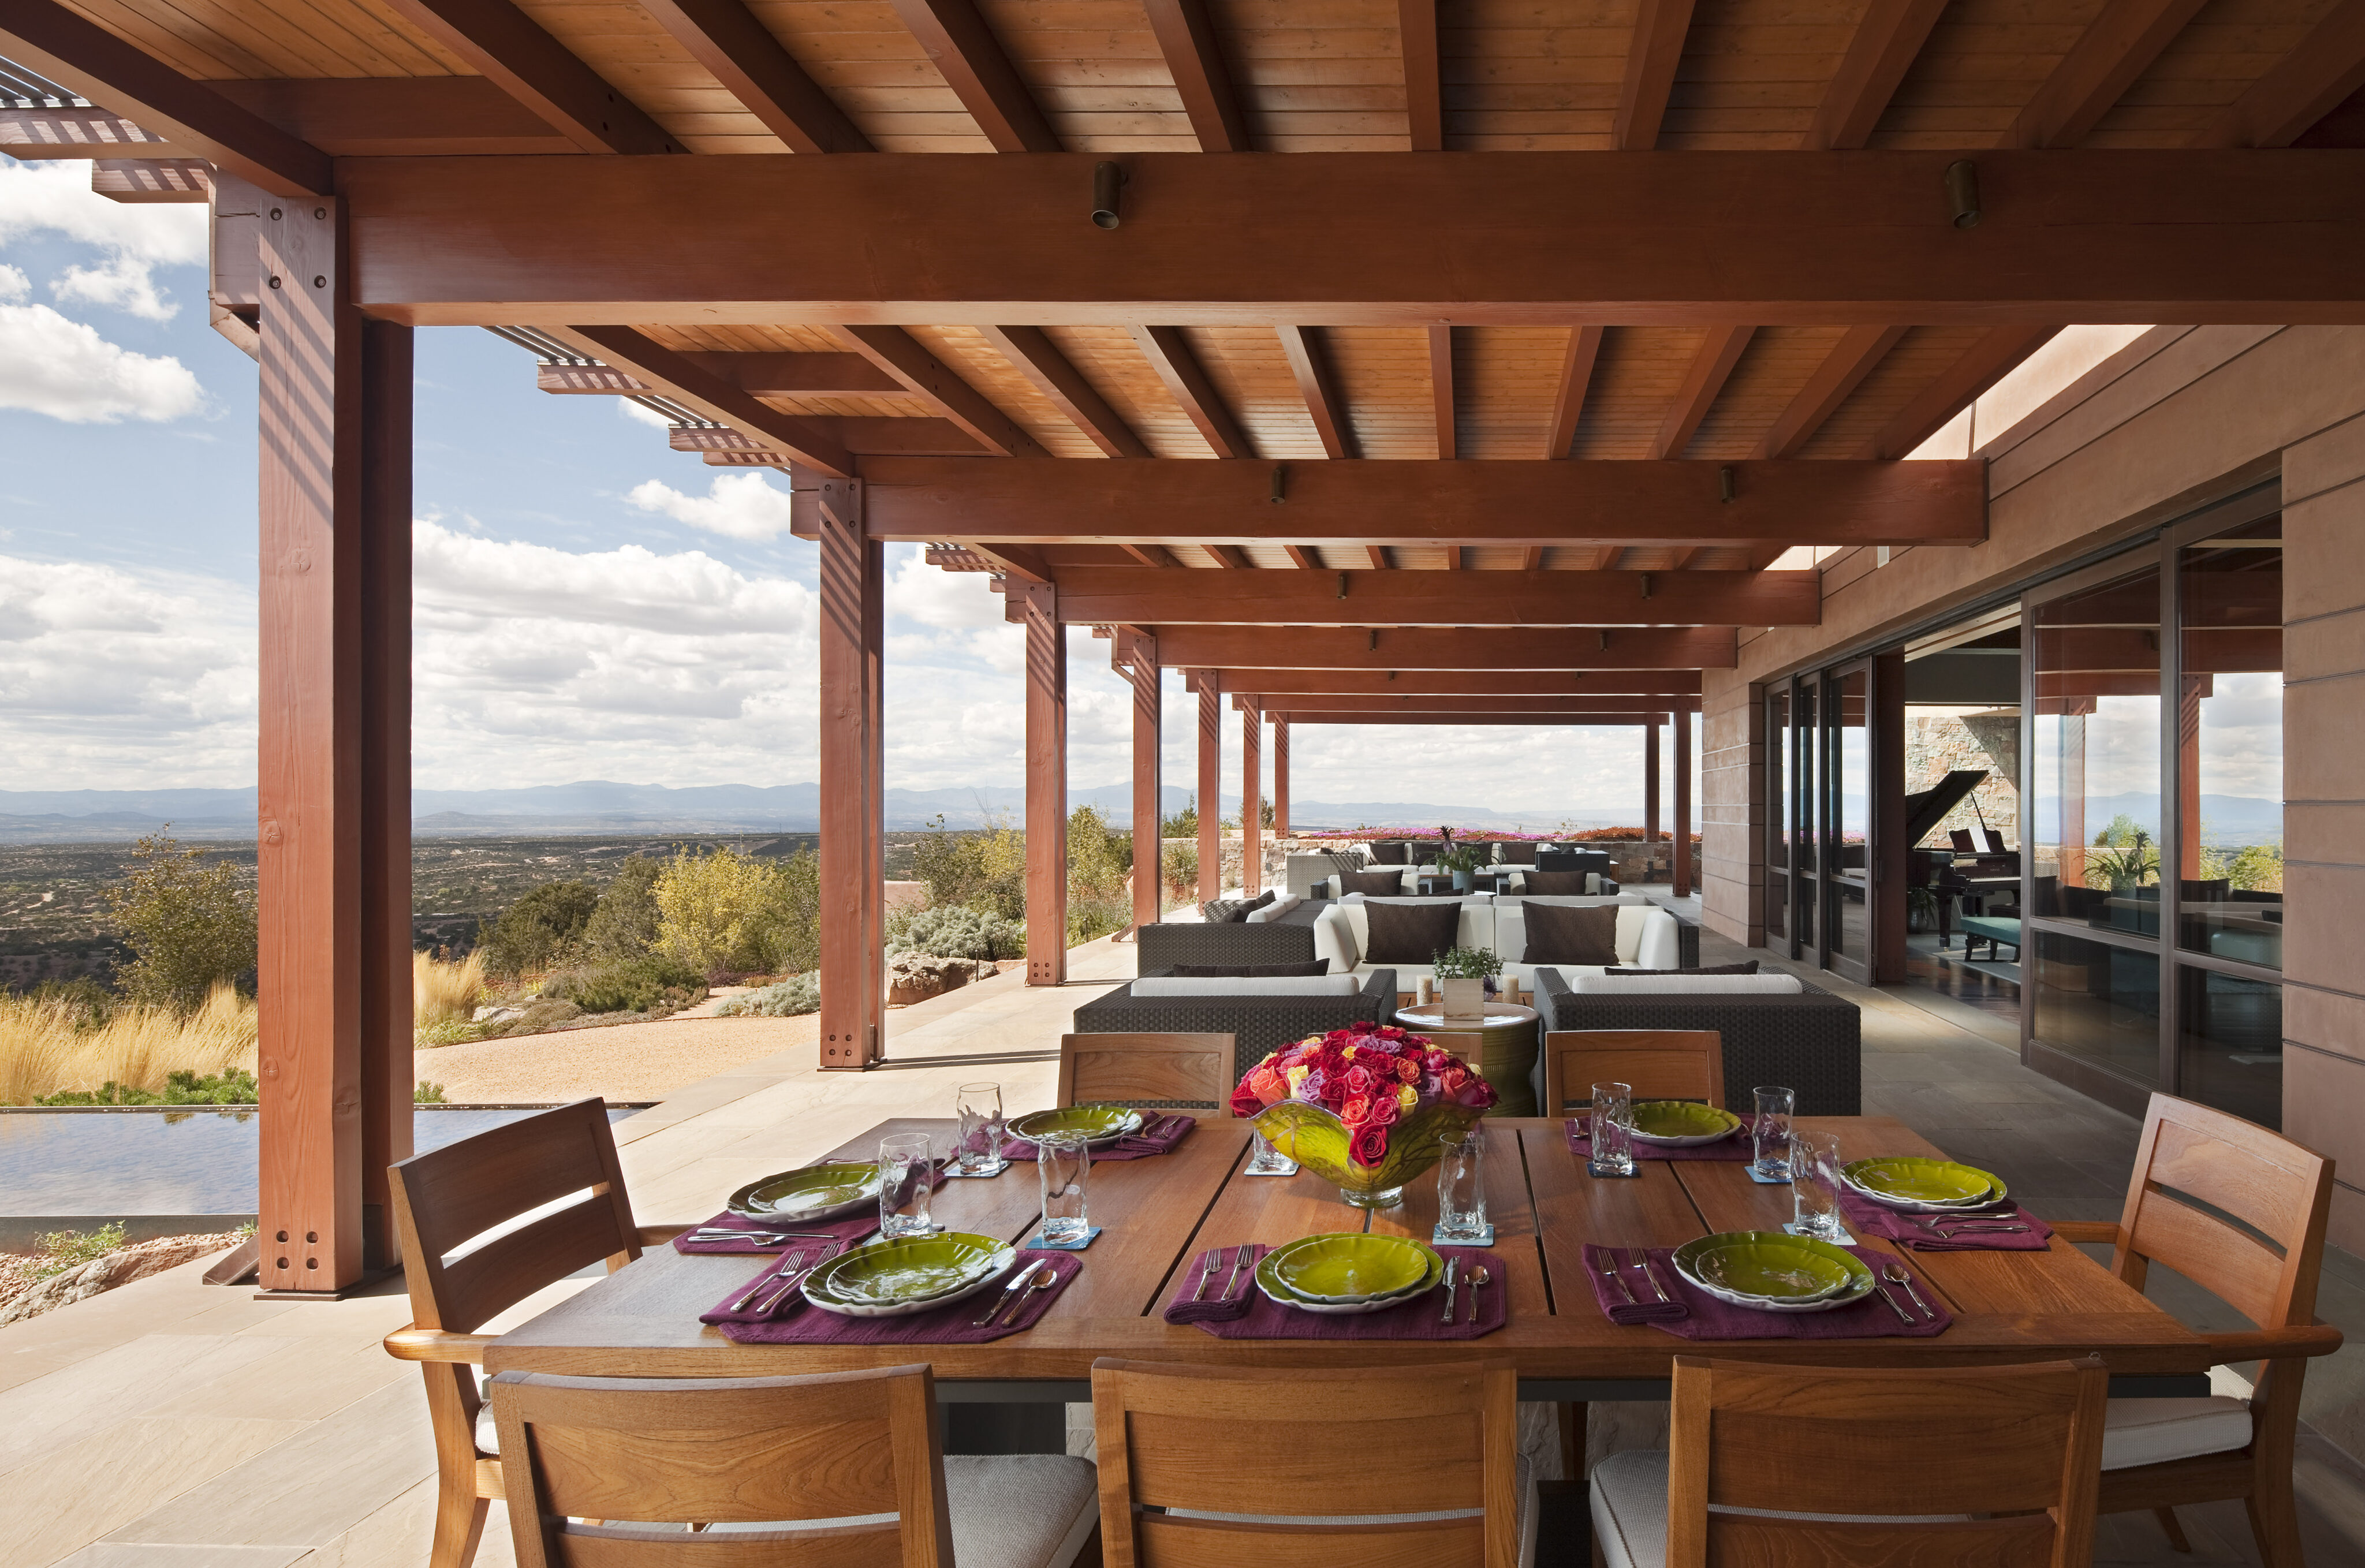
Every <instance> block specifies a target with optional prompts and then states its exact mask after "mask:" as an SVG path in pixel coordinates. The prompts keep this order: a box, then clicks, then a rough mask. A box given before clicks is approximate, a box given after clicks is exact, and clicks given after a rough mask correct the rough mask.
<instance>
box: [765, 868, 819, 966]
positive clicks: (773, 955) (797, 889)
mask: <svg viewBox="0 0 2365 1568" xmlns="http://www.w3.org/2000/svg"><path fill="white" fill-rule="evenodd" d="M776 895H777V896H776V899H775V902H774V906H773V913H772V916H771V919H770V921H769V922H768V924H766V925H765V927H764V930H763V933H762V935H761V938H760V940H761V944H762V946H763V950H764V968H765V969H766V970H767V971H768V972H769V973H772V974H776V975H781V974H792V973H794V972H795V971H797V970H799V969H818V968H820V966H821V857H820V856H818V855H816V854H814V853H813V851H812V850H810V849H800V850H798V851H797V852H796V853H795V854H793V855H790V856H789V857H786V858H785V859H783V860H781V862H780V863H779V879H778V885H777V888H776Z"/></svg>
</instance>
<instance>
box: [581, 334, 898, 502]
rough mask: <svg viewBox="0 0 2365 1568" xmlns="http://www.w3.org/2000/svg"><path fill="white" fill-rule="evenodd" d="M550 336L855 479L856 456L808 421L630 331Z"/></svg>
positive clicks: (687, 403)
mask: <svg viewBox="0 0 2365 1568" xmlns="http://www.w3.org/2000/svg"><path fill="white" fill-rule="evenodd" d="M547 330H548V331H549V332H550V335H551V336H553V337H555V338H558V339H561V340H562V341H564V342H566V343H568V344H569V345H570V346H573V347H577V348H580V349H581V350H582V351H583V353H585V355H586V356H587V357H592V358H597V359H600V360H603V361H605V362H606V363H608V364H611V365H615V366H617V367H619V368H620V369H622V370H626V371H629V372H631V373H632V374H633V375H635V376H638V377H640V378H641V379H642V380H644V381H647V382H649V383H651V384H652V385H654V386H660V387H662V388H664V390H665V393H666V396H667V397H668V398H673V399H674V400H675V401H677V402H678V403H681V404H682V405H683V406H684V407H686V408H689V409H694V410H695V411H697V412H698V413H700V414H701V415H703V416H704V417H706V418H707V419H710V420H716V421H718V422H720V423H723V424H727V425H730V426H732V427H734V429H737V430H741V431H747V432H748V433H750V434H753V435H760V436H762V437H764V438H765V439H766V440H768V441H769V442H771V443H772V444H773V446H774V447H775V449H777V450H778V451H779V452H782V453H785V454H788V455H790V457H792V458H794V459H795V460H796V461H797V462H799V463H801V464H803V465H807V466H808V467H812V468H816V469H819V470H820V471H821V472H823V473H824V474H828V475H831V476H835V477H840V478H847V477H851V476H853V473H854V455H853V454H851V453H849V452H848V451H846V447H845V446H844V444H843V443H841V442H838V441H836V440H835V439H834V438H832V437H831V436H830V435H828V434H826V433H825V432H824V431H823V430H822V429H821V428H820V427H818V426H816V425H815V424H813V422H812V421H811V420H806V419H803V418H801V416H799V415H796V414H784V413H781V412H780V411H779V409H774V408H770V407H768V406H767V405H766V404H764V403H761V402H758V401H757V399H756V398H754V397H752V396H750V395H749V394H747V393H745V392H743V391H741V390H740V389H739V388H738V387H737V386H733V385H732V384H731V383H729V382H727V381H725V380H723V378H722V377H721V376H719V375H715V374H714V373H712V371H708V370H703V369H701V368H700V367H699V366H698V365H696V364H691V363H690V362H689V360H688V359H686V358H685V357H683V356H682V355H681V354H678V353H675V352H674V351H673V350H671V349H669V348H667V347H665V346H664V345H663V344H661V343H658V342H655V341H654V340H652V339H651V338H649V337H648V336H647V335H646V334H644V333H642V332H637V331H634V330H633V329H632V328H630V327H603V326H588V327H553V328H550V329H547Z"/></svg>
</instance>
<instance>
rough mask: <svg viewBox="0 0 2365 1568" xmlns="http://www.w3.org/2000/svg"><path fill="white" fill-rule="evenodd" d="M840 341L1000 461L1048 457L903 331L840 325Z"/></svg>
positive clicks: (988, 400) (1039, 445)
mask: <svg viewBox="0 0 2365 1568" xmlns="http://www.w3.org/2000/svg"><path fill="white" fill-rule="evenodd" d="M832 330H833V331H834V332H835V335H836V336H837V338H838V340H839V341H840V342H844V343H845V344H846V347H848V348H850V349H852V350H853V351H854V352H855V353H858V354H861V355H862V356H863V357H864V358H865V359H868V360H869V361H870V363H871V364H875V365H877V366H878V367H879V368H880V369H881V370H883V371H885V372H886V373H887V374H888V375H891V376H893V377H894V378H895V380H896V381H898V382H900V383H901V384H902V386H903V389H904V390H905V391H907V392H911V393H913V394H915V395H917V396H918V397H920V398H925V399H926V400H927V402H928V403H929V404H930V405H931V406H932V407H933V408H934V409H936V412H937V413H939V414H942V415H943V416H944V417H945V418H946V419H948V420H952V422H953V423H955V424H957V425H958V426H959V427H960V428H961V429H962V430H964V431H968V432H969V433H970V435H972V436H975V437H976V438H977V439H978V441H980V442H982V443H983V444H984V446H985V449H986V450H987V451H988V452H991V453H993V454H995V455H997V456H1001V457H1048V456H1049V455H1050V454H1049V453H1048V452H1046V451H1044V450H1043V446H1042V443H1041V442H1037V440H1036V439H1035V438H1034V437H1033V436H1031V435H1028V434H1027V433H1026V431H1025V430H1024V429H1023V428H1021V427H1020V425H1019V423H1018V421H1017V420H1014V419H1012V418H1011V417H1010V416H1009V415H1007V414H1005V413H1003V411H1002V410H1001V409H998V408H996V407H994V405H993V402H992V399H991V398H987V397H986V395H985V394H984V393H982V392H980V391H979V390H978V389H977V388H976V387H974V386H970V384H969V383H968V382H966V381H964V380H962V379H961V378H960V377H959V376H958V375H955V374H954V373H953V372H952V370H951V369H950V368H949V367H948V366H947V365H946V364H945V363H944V362H943V361H942V360H940V359H938V358H937V357H936V355H935V354H932V353H929V352H928V351H927V350H926V349H925V347H923V346H922V345H921V343H920V341H919V340H918V339H916V338H914V337H913V336H912V334H911V333H909V332H907V331H905V330H903V329H902V328H901V327H837V328H833V329H832Z"/></svg>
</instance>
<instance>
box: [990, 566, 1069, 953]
mask: <svg viewBox="0 0 2365 1568" xmlns="http://www.w3.org/2000/svg"><path fill="white" fill-rule="evenodd" d="M1003 613H1004V614H1005V615H1007V616H1008V617H1009V618H1010V619H1012V620H1014V621H1018V622H1023V623H1024V624H1025V626H1026V983H1027V984H1028V985H1063V984H1065V983H1066V982H1067V979H1068V631H1067V628H1066V627H1064V626H1062V625H1060V624H1059V589H1058V588H1055V587H1053V586H1052V585H1051V584H1049V583H1025V584H1021V583H1018V582H1015V581H1013V582H1011V583H1010V584H1009V586H1008V587H1007V588H1006V589H1005V597H1004V598H1003Z"/></svg>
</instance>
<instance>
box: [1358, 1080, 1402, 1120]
mask: <svg viewBox="0 0 2365 1568" xmlns="http://www.w3.org/2000/svg"><path fill="white" fill-rule="evenodd" d="M1402 1114H1404V1107H1403V1106H1402V1105H1400V1104H1398V1103H1396V1092H1395V1090H1393V1089H1383V1090H1381V1091H1380V1092H1378V1093H1377V1094H1374V1095H1373V1096H1372V1111H1371V1114H1369V1115H1367V1116H1365V1117H1364V1118H1363V1123H1364V1125H1365V1126H1374V1127H1389V1126H1395V1124H1396V1119H1397V1118H1398V1117H1399V1116H1401V1115H1402Z"/></svg>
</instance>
